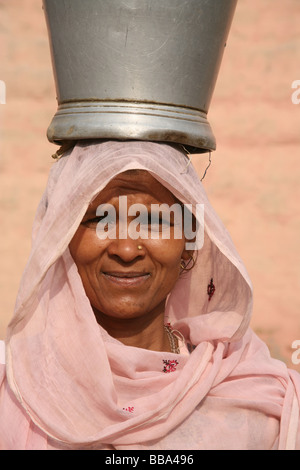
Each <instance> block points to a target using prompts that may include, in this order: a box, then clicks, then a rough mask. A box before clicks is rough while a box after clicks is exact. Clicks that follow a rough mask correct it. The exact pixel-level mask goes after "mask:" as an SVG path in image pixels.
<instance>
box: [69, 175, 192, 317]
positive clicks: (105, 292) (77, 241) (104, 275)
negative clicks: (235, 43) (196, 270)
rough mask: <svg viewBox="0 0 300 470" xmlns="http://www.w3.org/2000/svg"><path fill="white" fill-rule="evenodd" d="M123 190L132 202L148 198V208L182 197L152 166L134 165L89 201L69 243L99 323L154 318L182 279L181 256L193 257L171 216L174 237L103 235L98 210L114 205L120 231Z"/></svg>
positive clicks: (170, 203)
mask: <svg viewBox="0 0 300 470" xmlns="http://www.w3.org/2000/svg"><path fill="white" fill-rule="evenodd" d="M119 196H126V197H127V205H128V207H130V206H131V205H132V204H143V205H144V206H146V207H147V208H148V210H149V213H150V207H151V204H163V203H165V204H168V205H169V206H171V205H172V204H174V203H176V202H178V201H177V200H176V198H175V197H174V196H173V194H172V193H171V192H170V191H168V190H167V189H166V188H165V187H164V186H162V185H161V184H160V183H159V182H158V181H157V180H156V179H155V178H153V177H152V176H151V175H150V174H149V173H148V172H146V171H142V170H134V171H129V172H125V173H121V174H119V175H118V176H116V177H115V178H114V179H113V180H112V181H111V182H110V183H109V184H108V185H107V186H106V188H104V189H103V190H102V191H101V193H99V194H98V196H97V197H96V198H95V199H94V201H93V202H92V203H91V204H90V206H89V208H88V210H87V212H86V214H85V216H84V218H83V220H82V223H81V225H80V226H79V228H78V230H77V232H76V234H75V235H74V237H73V239H72V241H71V243H70V252H71V255H72V257H73V259H74V261H75V263H76V265H77V268H78V271H79V274H80V276H81V279H82V282H83V286H84V289H85V292H86V294H87V297H88V298H89V300H90V302H91V305H92V307H93V309H94V312H95V314H96V318H97V319H98V321H99V323H101V318H102V319H103V318H104V317H106V318H107V317H109V318H110V319H124V320H125V319H127V320H129V319H136V318H141V317H148V318H150V319H151V317H153V316H157V315H159V314H162V313H163V312H164V306H165V300H166V297H167V295H168V294H169V293H170V291H171V290H172V288H173V287H174V285H175V283H176V281H177V279H178V276H179V273H180V263H181V260H182V259H185V260H186V259H188V258H189V254H188V253H187V252H186V251H185V239H184V237H183V236H182V238H180V239H175V238H174V229H175V228H174V219H173V218H172V216H171V219H170V220H171V223H170V227H169V228H170V237H169V239H162V237H161V236H159V238H158V237H156V239H153V238H148V239H141V238H139V239H132V238H130V236H129V234H127V235H128V236H127V237H124V238H119V237H118V236H117V237H116V238H107V239H102V240H101V239H99V237H98V236H97V233H96V227H97V224H98V223H99V217H97V216H96V210H97V208H98V206H99V205H101V204H110V205H111V206H113V208H114V209H115V213H116V233H117V234H118V225H119V219H118V216H119ZM130 219H132V217H128V225H129V224H130V221H131V220H130ZM161 230H162V221H160V224H159V227H158V231H159V232H161ZM160 235H161V234H160Z"/></svg>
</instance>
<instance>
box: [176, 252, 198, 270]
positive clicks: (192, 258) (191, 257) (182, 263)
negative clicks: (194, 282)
mask: <svg viewBox="0 0 300 470" xmlns="http://www.w3.org/2000/svg"><path fill="white" fill-rule="evenodd" d="M191 261H192V266H189V264H190V262H191ZM195 263H196V260H195V258H194V256H193V255H191V256H190V259H189V260H188V262H187V263H186V264H185V263H184V261H181V263H180V267H181V269H182V270H183V271H190V270H191V269H193V267H194V266H195ZM188 266H189V267H188Z"/></svg>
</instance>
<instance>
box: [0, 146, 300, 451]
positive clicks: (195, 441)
mask: <svg viewBox="0 0 300 470" xmlns="http://www.w3.org/2000/svg"><path fill="white" fill-rule="evenodd" d="M129 169H144V170H147V171H149V172H150V173H151V174H152V175H153V176H154V177H155V178H157V180H158V181H159V182H160V183H162V184H163V185H164V186H165V187H167V188H168V189H169V190H170V191H171V192H172V193H173V194H174V195H175V196H176V197H177V198H178V199H180V200H181V201H182V202H183V203H189V204H193V207H195V206H196V204H197V203H198V204H199V203H201V204H204V224H205V239H204V245H203V247H202V248H201V249H200V250H199V252H198V256H197V261H196V265H195V266H194V268H193V269H192V270H191V271H189V272H188V273H185V274H184V275H183V276H181V277H180V279H179V280H178V281H177V284H176V285H175V288H174V289H173V291H172V292H171V293H170V295H169V297H168V299H167V304H166V316H167V317H168V321H169V322H170V323H171V324H172V326H173V327H174V328H176V329H177V330H179V331H180V332H181V333H182V334H183V335H184V336H185V338H186V339H187V340H188V341H189V342H190V343H191V344H193V345H194V346H195V349H194V350H193V352H192V353H191V354H190V355H181V354H180V355H175V354H172V353H166V352H154V351H149V350H144V349H140V348H135V347H130V346H124V345H123V344H122V343H120V342H119V341H117V340H115V339H113V338H112V337H110V336H109V335H108V334H107V333H106V332H105V331H104V330H103V329H102V328H101V327H99V325H98V324H97V322H96V319H95V316H94V313H93V311H92V308H91V306H90V303H89V300H88V299H87V297H86V294H85V292H84V289H83V285H82V282H81V279H80V276H79V274H78V271H77V268H76V265H75V263H74V262H73V260H72V258H71V255H70V253H69V250H68V245H69V243H70V240H71V239H72V237H73V235H74V233H75V232H76V229H77V227H78V226H79V224H80V222H81V220H82V218H83V216H84V214H85V211H86V209H87V207H88V205H89V203H90V201H91V200H92V199H93V197H95V196H96V195H97V194H98V193H99V192H100V191H101V190H102V189H103V188H104V187H105V186H106V185H107V183H108V182H109V181H110V180H111V179H112V178H113V177H114V176H116V175H117V174H119V173H121V172H123V171H126V170H129ZM212 278H213V283H214V285H215V287H216V290H215V293H214V295H213V297H212V298H211V300H209V299H208V295H207V286H208V284H209V283H210V280H211V279H212ZM251 310H252V288H251V283H250V280H249V277H248V274H247V272H246V270H245V267H244V265H243V263H242V261H241V259H240V257H239V255H238V253H237V252H236V250H235V247H234V245H233V243H232V241H231V239H230V236H229V234H228V232H227V231H226V229H225V228H224V226H223V224H222V222H221V221H220V219H219V218H218V216H217V215H216V213H215V212H214V210H213V209H212V207H211V205H210V203H209V201H208V199H207V196H206V194H205V191H204V189H203V187H202V184H201V183H200V181H199V178H198V176H197V174H196V172H195V170H194V168H193V166H192V164H188V159H187V157H186V156H185V155H184V153H183V152H181V151H180V150H179V149H178V148H175V147H173V146H170V145H166V144H158V143H152V142H111V141H108V142H102V143H100V142H94V143H91V142H89V143H85V142H82V143H79V144H77V145H76V146H75V147H74V149H73V150H72V151H69V152H67V154H66V156H63V157H62V158H61V159H60V160H59V161H57V162H56V163H55V164H54V165H53V168H52V170H51V173H50V176H49V181H48V185H47V188H46V191H45V193H44V196H43V198H42V201H41V203H40V205H39V207H38V211H37V215H36V219H35V223H34V227H33V243H32V251H31V255H30V258H29V261H28V263H27V266H26V269H25V272H24V275H23V278H22V281H21V285H20V289H19V293H18V297H17V302H16V307H15V312H14V316H13V319H12V321H11V323H10V325H9V328H8V333H7V338H6V365H5V366H2V367H1V366H0V384H1V387H0V448H3V449H64V448H66V449H150V450H151V449H182V450H184V449H293V448H300V435H299V391H300V379H299V374H298V373H297V372H296V371H291V370H288V369H287V368H286V366H285V365H284V364H283V363H281V362H279V361H277V360H275V359H272V358H270V356H269V353H268V350H267V348H266V346H265V345H264V343H262V342H261V341H260V340H259V339H258V338H257V337H256V336H255V334H254V333H253V332H252V331H251V329H250V328H249V321H250V316H251ZM164 360H167V361H172V360H177V362H178V364H177V365H176V367H175V368H174V370H173V371H172V372H169V373H164V372H163V364H164V362H163V361H164Z"/></svg>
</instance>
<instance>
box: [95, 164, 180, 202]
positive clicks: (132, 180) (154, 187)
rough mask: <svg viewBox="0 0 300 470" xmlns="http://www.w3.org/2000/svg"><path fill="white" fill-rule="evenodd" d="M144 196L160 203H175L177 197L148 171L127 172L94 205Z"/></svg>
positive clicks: (105, 190) (111, 183) (110, 184)
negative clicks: (114, 198) (109, 200)
mask: <svg viewBox="0 0 300 470" xmlns="http://www.w3.org/2000/svg"><path fill="white" fill-rule="evenodd" d="M129 194H144V195H148V196H149V197H153V198H155V199H156V200H158V201H160V202H165V203H170V204H171V203H174V201H176V198H175V196H174V195H173V194H172V193H171V192H170V191H169V190H168V189H167V188H166V187H165V186H163V185H162V184H161V183H160V182H159V181H158V180H157V179H156V178H155V177H154V176H152V175H151V174H150V173H149V172H148V171H146V170H140V169H136V170H135V169H134V170H127V171H124V172H123V173H119V174H118V175H116V176H115V177H114V178H113V179H112V180H111V181H110V182H109V183H108V184H107V186H106V187H105V188H104V189H103V190H102V191H101V192H100V193H99V194H98V195H97V196H96V198H95V199H94V201H93V203H96V204H97V203H98V204H99V202H106V201H107V200H108V199H111V198H113V197H117V196H120V195H129Z"/></svg>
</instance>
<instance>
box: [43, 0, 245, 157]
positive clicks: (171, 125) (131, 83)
mask: <svg viewBox="0 0 300 470" xmlns="http://www.w3.org/2000/svg"><path fill="white" fill-rule="evenodd" d="M236 3H237V0H222V1H220V0H186V1H184V0H123V1H121V0H84V1H82V0H43V8H44V10H45V16H46V22H47V27H48V33H49V41H50V49H51V56H52V64H53V71H54V77H55V84H56V93H57V101H58V109H57V112H56V114H55V115H54V117H53V119H52V122H51V124H50V126H49V128H48V131H47V136H48V139H49V141H50V142H54V143H57V144H61V143H63V142H65V141H73V140H76V141H78V140H82V139H84V140H86V139H118V140H152V141H158V142H172V143H180V144H183V145H184V146H186V147H188V148H189V149H190V151H195V152H205V151H211V150H215V148H216V141H215V137H214V135H213V132H212V129H211V126H210V124H209V122H208V120H207V112H208V109H209V106H210V102H211V98H212V94H213V91H214V87H215V83H216V80H217V76H218V72H219V68H220V64H221V60H222V56H223V52H224V47H225V45H226V40H227V36H228V33H229V29H230V26H231V21H232V18H233V14H234V10H235V7H236Z"/></svg>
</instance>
